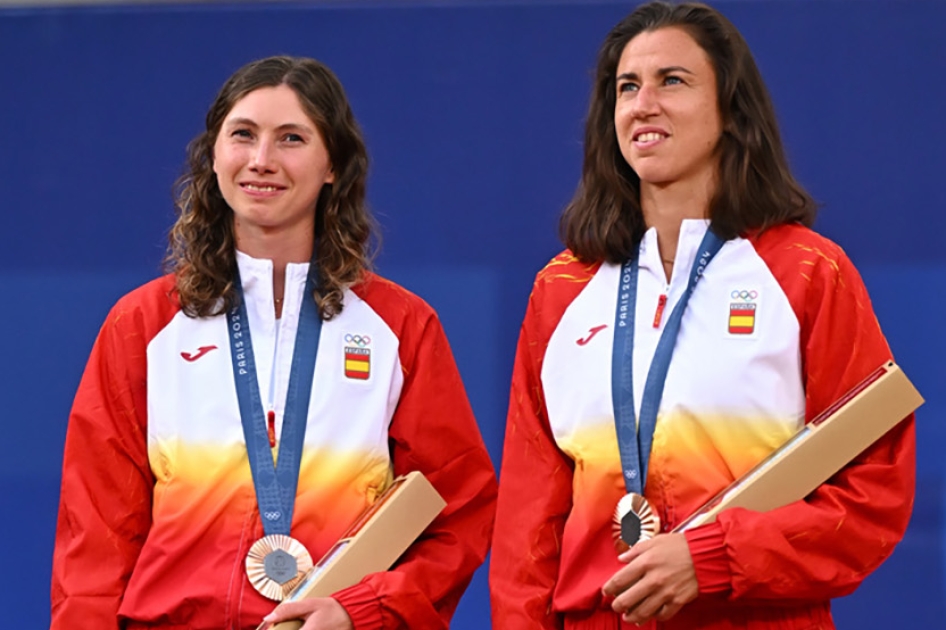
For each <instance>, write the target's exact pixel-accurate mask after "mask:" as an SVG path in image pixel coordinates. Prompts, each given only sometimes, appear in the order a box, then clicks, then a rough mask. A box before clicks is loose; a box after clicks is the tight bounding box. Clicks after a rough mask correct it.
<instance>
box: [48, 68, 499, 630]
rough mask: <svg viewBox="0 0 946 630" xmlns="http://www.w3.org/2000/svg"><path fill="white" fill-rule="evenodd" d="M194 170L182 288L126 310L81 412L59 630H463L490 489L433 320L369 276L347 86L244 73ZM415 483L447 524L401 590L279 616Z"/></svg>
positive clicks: (189, 177) (62, 530)
mask: <svg viewBox="0 0 946 630" xmlns="http://www.w3.org/2000/svg"><path fill="white" fill-rule="evenodd" d="M188 158H189V159H188V163H189V172H188V173H187V174H186V175H185V176H184V177H183V178H182V179H181V181H180V183H179V186H178V199H177V201H178V203H177V207H178V219H177V222H176V223H175V225H174V227H173V229H172V230H171V234H170V245H169V253H168V257H167V263H168V266H169V271H170V273H169V274H168V275H166V276H164V277H162V278H159V279H157V280H154V281H152V282H150V283H148V284H146V285H144V286H143V287H140V288H138V289H136V290H135V291H132V292H131V293H129V294H128V295H126V296H125V297H123V298H122V299H121V300H119V302H118V303H117V304H116V305H115V307H114V308H113V309H112V311H111V313H110V314H109V316H108V318H107V320H106V322H105V324H104V325H103V327H102V330H101V332H100V334H99V337H98V339H97V340H96V343H95V346H94V348H93V351H92V355H91V357H90V359H89V363H88V366H87V368H86V371H85V374H84V375H83V378H82V382H81V383H80V386H79V390H78V393H77V394H76V398H75V402H74V404H73V409H72V413H71V415H70V420H69V428H68V433H67V438H66V447H65V457H64V464H63V482H62V492H61V499H60V510H59V524H58V530H57V536H56V548H55V553H54V566H53V584H52V627H53V628H74V627H80V626H81V627H95V628H98V629H102V630H107V629H109V628H113V629H115V630H117V629H119V628H122V629H127V630H133V629H137V628H165V629H184V628H187V629H189V630H198V629H201V628H206V629H211V628H213V629H217V630H219V629H220V628H255V627H257V625H258V624H259V623H260V621H261V619H262V618H264V616H266V619H267V621H271V622H275V621H281V620H285V619H304V620H305V626H304V627H305V628H306V629H307V630H343V629H353V628H354V629H359V628H379V627H383V628H408V627H410V628H445V627H447V626H448V624H449V620H450V617H451V615H452V613H453V610H454V608H455V607H456V604H457V601H458V600H459V598H460V596H461V594H462V593H463V591H464V589H465V588H466V586H467V584H468V583H469V580H470V578H471V576H472V573H473V571H474V570H475V569H476V568H477V567H478V566H479V565H480V564H481V563H482V562H483V560H484V558H485V555H486V551H487V547H488V541H489V535H490V530H491V526H492V518H493V509H494V508H493V506H494V501H495V492H496V481H495V475H494V472H493V469H492V465H491V462H490V460H489V457H488V454H487V452H486V449H485V447H484V445H483V442H482V439H481V437H480V434H479V430H478V428H477V426H476V422H475V419H474V417H473V414H472V411H471V409H470V406H469V403H468V401H467V398H466V395H465V392H464V390H463V386H462V383H461V381H460V377H459V374H458V372H457V369H456V366H455V364H454V361H453V358H452V355H451V352H450V349H449V346H448V344H447V340H446V338H445V336H444V333H443V330H442V328H441V326H440V323H439V321H438V319H437V316H436V314H435V313H434V311H433V310H432V309H431V308H430V307H429V306H428V305H427V304H426V303H424V302H423V301H422V300H421V299H419V298H418V297H416V296H414V295H412V294H411V293H409V292H408V291H406V290H405V289H403V288H401V287H399V286H397V285H395V284H394V283H392V282H390V281H388V280H385V279H383V278H381V277H379V276H377V275H375V274H373V273H372V272H371V271H369V269H368V267H369V255H368V253H369V252H368V247H369V243H370V241H371V236H372V230H373V227H374V226H373V222H372V219H371V216H370V214H369V212H368V210H367V208H366V205H365V181H366V176H367V163H368V160H367V154H366V150H365V146H364V142H363V140H362V137H361V132H360V130H359V127H358V125H357V123H356V122H355V119H354V116H353V114H352V112H351V109H350V107H349V105H348V101H347V98H346V96H345V93H344V91H343V89H342V86H341V84H340V83H339V81H338V79H337V78H336V77H335V76H334V74H332V72H331V71H330V70H329V69H328V68H326V67H325V66H324V65H322V64H320V63H319V62H317V61H314V60H312V59H306V58H290V57H271V58H267V59H263V60H260V61H256V62H253V63H250V64H248V65H246V66H244V67H243V68H241V69H240V70H238V71H237V72H236V73H235V74H234V75H233V76H232V77H230V79H229V80H228V81H227V82H226V83H225V84H224V86H223V88H222V89H221V90H220V93H219V94H218V96H217V98H216V100H215V101H214V103H213V105H212V106H211V108H210V111H209V112H208V114H207V119H206V130H205V131H204V132H203V133H202V134H200V135H199V136H198V137H197V138H196V139H195V140H194V141H193V142H192V143H191V144H190V146H189V148H188ZM414 470H417V471H420V472H422V473H423V474H424V475H425V476H426V477H427V478H428V480H430V481H431V483H432V484H433V485H434V487H435V488H436V489H437V490H438V491H439V492H440V494H441V495H442V496H443V497H444V499H445V500H446V501H447V507H446V508H445V509H444V510H443V512H442V513H441V515H440V516H439V517H438V518H437V519H436V520H435V521H434V522H433V523H432V524H431V526H430V527H429V528H428V529H427V531H426V532H425V533H424V535H423V536H422V537H421V538H420V539H418V540H417V541H416V542H415V543H414V544H413V545H412V546H411V548H410V549H409V550H408V551H407V552H406V553H405V554H404V555H403V556H402V557H401V558H400V560H399V561H398V563H397V564H396V566H395V567H394V568H392V569H391V570H390V571H387V572H383V573H376V574H371V575H368V576H366V577H365V578H364V579H363V580H362V581H361V582H360V583H358V584H356V585H354V586H352V587H350V588H346V589H344V590H341V591H339V592H337V593H334V594H333V595H332V596H331V597H326V598H315V599H310V600H304V601H301V602H292V603H284V604H282V605H280V606H279V607H278V608H276V610H275V611H273V608H274V606H275V605H276V604H275V602H276V601H278V600H280V599H282V598H283V597H285V595H286V593H287V591H288V586H289V585H290V584H292V583H293V582H292V579H293V578H295V577H296V576H297V575H298V574H299V572H300V571H301V570H302V569H303V568H304V567H305V566H310V565H311V562H312V560H313V559H315V560H317V559H318V558H319V557H321V556H322V554H324V553H325V552H326V551H327V550H328V549H329V548H330V547H331V545H332V544H333V543H334V542H335V541H336V540H337V539H338V538H339V536H340V535H342V534H343V533H344V532H345V530H346V529H347V528H348V527H349V526H350V525H351V524H352V523H353V521H354V520H355V519H356V518H357V517H358V516H359V515H360V514H361V513H362V512H363V511H364V510H365V509H366V508H367V507H368V506H370V505H371V504H372V503H373V502H374V500H375V499H376V498H377V497H378V496H379V495H380V494H381V493H382V492H384V490H385V489H386V488H387V487H388V486H389V485H390V484H391V482H392V480H393V479H394V477H396V476H398V475H402V474H405V473H407V472H410V471H414Z"/></svg>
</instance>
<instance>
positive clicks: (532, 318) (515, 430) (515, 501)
mask: <svg viewBox="0 0 946 630" xmlns="http://www.w3.org/2000/svg"><path fill="white" fill-rule="evenodd" d="M591 275H592V274H591V273H589V269H588V268H587V267H585V266H583V265H580V264H579V263H577V261H575V260H574V258H573V257H572V256H571V255H569V254H567V253H566V254H562V255H560V256H558V257H557V258H556V259H554V260H553V261H552V262H551V263H550V264H549V265H548V266H547V267H546V268H545V269H544V270H543V271H542V272H540V274H539V276H538V277H537V279H536V283H535V286H534V287H533V291H532V296H531V297H530V299H529V306H528V308H527V311H526V316H525V320H524V321H523V324H522V329H521V331H520V335H519V344H518V347H517V349H516V360H515V365H514V368H513V375H512V385H511V391H510V394H509V413H508V416H507V419H506V437H505V443H504V447H503V462H502V472H501V473H500V478H501V479H502V483H501V484H500V491H499V501H498V504H497V511H496V533H495V535H494V536H493V551H492V556H491V558H490V574H489V580H490V597H491V602H492V622H493V627H494V628H502V629H503V630H517V629H519V628H530V629H531V628H546V629H549V630H552V629H560V628H561V627H562V620H561V618H560V616H559V615H557V614H555V613H554V612H553V611H552V595H553V592H554V589H555V584H556V582H557V579H558V569H559V561H560V555H561V540H562V532H563V530H564V528H565V520H566V518H567V517H568V514H569V512H570V511H571V507H572V476H573V468H572V466H573V464H572V461H571V459H569V458H568V457H567V456H566V455H565V454H564V453H562V451H561V450H560V449H559V448H558V446H557V444H556V443H555V439H554V437H553V435H552V432H551V428H550V426H549V420H548V413H547V411H546V409H545V398H544V395H543V392H542V383H541V371H542V360H543V357H544V355H545V349H546V347H547V346H548V341H549V338H550V337H551V334H552V332H553V331H554V329H555V327H556V326H557V325H558V322H559V321H560V320H561V317H562V314H563V313H564V312H565V309H566V308H567V306H568V304H569V303H570V302H571V300H572V299H574V297H575V296H576V295H577V294H578V293H579V292H580V291H581V289H582V288H584V286H585V284H586V283H587V281H588V279H589V278H590V277H591ZM557 278H559V279H561V280H560V281H559V283H558V284H559V285H560V286H558V287H554V288H553V287H552V286H551V285H552V284H553V283H555V280H556V279H557Z"/></svg>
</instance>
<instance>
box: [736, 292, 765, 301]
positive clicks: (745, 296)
mask: <svg viewBox="0 0 946 630" xmlns="http://www.w3.org/2000/svg"><path fill="white" fill-rule="evenodd" d="M729 297H731V298H732V299H734V300H743V301H744V302H749V301H750V300H754V299H756V298H757V297H759V293H758V291H739V290H736V291H733V292H732V293H730V294H729Z"/></svg>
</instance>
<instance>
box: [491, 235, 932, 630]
mask: <svg viewBox="0 0 946 630" xmlns="http://www.w3.org/2000/svg"><path fill="white" fill-rule="evenodd" d="M705 230H706V222H705V221H685V222H684V224H683V227H682V228H681V234H680V239H679V246H678V249H677V258H676V264H675V265H674V270H673V275H672V278H671V281H670V282H669V285H668V283H667V280H666V277H665V275H664V272H663V269H662V265H661V262H660V258H659V253H658V250H657V238H656V232H655V231H654V230H650V231H648V232H647V233H646V235H645V237H644V239H643V243H642V247H641V252H640V275H639V284H638V293H637V304H636V320H635V321H636V327H635V346H634V352H633V361H634V365H633V374H634V399H635V403H636V404H637V406H638V413H639V407H640V400H641V395H642V393H643V385H644V380H645V378H646V374H647V370H648V369H649V366H650V363H651V360H652V358H653V354H654V349H655V347H656V344H657V340H658V338H659V336H660V334H661V332H662V330H663V326H664V324H665V322H666V320H667V316H668V315H669V313H670V312H671V311H672V309H673V307H674V305H675V304H676V302H677V300H678V299H679V297H680V295H681V294H682V292H683V290H684V288H685V286H686V284H687V280H688V276H689V272H690V268H691V266H692V264H693V261H694V259H695V256H696V253H697V252H696V250H697V247H698V244H699V242H700V240H701V238H702V236H703V234H704V233H705ZM619 270H620V268H619V267H618V266H616V265H611V264H583V263H581V262H579V261H578V260H576V259H575V258H574V256H572V255H571V254H570V253H569V252H565V253H563V254H561V255H559V256H557V257H556V258H554V259H553V260H552V261H551V262H550V263H549V264H548V265H547V266H546V267H545V268H544V269H543V270H542V271H541V272H540V273H539V274H538V276H537V278H536V281H535V285H534V288H533V292H532V296H531V298H530V301H529V306H528V311H527V313H526V317H525V321H524V322H523V325H522V330H521V336H520V339H519V346H518V353H517V357H516V363H515V368H514V373H513V381H512V391H511V395H510V405H509V415H508V423H507V428H506V440H505V450H504V453H503V463H502V470H501V474H500V479H501V483H500V494H499V503H498V511H497V520H496V533H495V535H494V539H493V551H492V557H491V561H490V588H491V594H492V605H493V626H494V627H495V628H497V629H501V630H519V629H525V628H565V629H568V630H570V629H583V630H584V629H587V630H598V629H600V630H605V629H609V630H610V629H614V628H619V627H622V624H621V622H620V620H619V618H618V616H617V615H616V614H615V613H613V612H612V611H611V610H610V605H609V604H610V602H609V601H605V600H604V598H603V597H602V594H601V587H602V585H603V584H604V583H605V581H607V580H608V578H609V577H610V576H611V575H613V574H614V573H615V572H616V571H617V570H618V569H619V568H620V564H619V562H618V560H617V553H616V551H615V547H614V539H613V534H612V525H611V522H612V515H613V512H614V509H615V505H616V503H617V501H618V500H619V499H620V498H621V497H622V496H623V495H624V494H625V492H626V490H625V486H624V483H623V480H622V476H621V464H620V457H619V453H618V446H617V440H616V437H615V427H614V412H613V408H612V400H611V355H612V340H613V335H612V332H613V325H614V317H615V307H616V304H617V287H618V275H619ZM661 294H667V295H668V300H667V304H666V310H665V315H664V317H663V318H662V321H661V323H660V325H659V327H657V328H655V327H654V326H653V322H654V319H655V317H654V314H655V309H656V305H657V302H658V299H659V296H660V295H661ZM889 359H890V351H889V349H888V347H887V344H886V341H885V340H884V337H883V334H882V333H881V331H880V327H879V325H878V323H877V320H876V318H875V316H874V314H873V311H872V309H871V305H870V300H869V298H868V295H867V292H866V290H865V288H864V286H863V284H862V282H861V279H860V277H859V275H858V274H857V272H856V270H855V269H854V267H853V265H852V264H851V262H850V261H849V260H848V258H847V257H846V256H845V254H844V253H843V252H842V251H841V249H840V248H839V247H838V246H837V245H835V244H833V243H831V242H830V241H828V240H827V239H825V238H823V237H821V236H819V235H817V234H815V233H814V232H812V231H811V230H808V229H806V228H803V227H799V226H782V227H777V228H773V229H771V230H769V231H767V232H765V233H763V234H762V235H761V236H758V237H752V238H748V239H735V240H732V241H729V242H727V243H726V244H725V245H724V246H723V248H722V250H720V252H719V253H718V254H717V255H716V257H715V258H714V259H713V260H712V262H711V263H710V264H709V266H708V267H707V269H706V272H705V275H704V276H703V277H702V279H701V280H700V282H699V284H698V285H697V287H696V289H695V291H694V293H693V295H692V298H691V300H690V302H689V305H688V307H687V310H686V313H685V315H684V318H683V322H682V327H681V330H680V335H679V337H678V339H677V342H676V347H675V351H674V354H673V359H672V362H671V365H670V371H669V373H668V375H667V381H666V387H665V390H664V393H663V398H662V401H661V405H660V411H659V415H658V422H657V426H656V430H655V434H654V441H653V449H652V452H651V456H650V464H649V470H648V475H647V481H646V487H645V495H646V496H647V498H648V499H649V501H650V503H651V504H652V505H653V506H654V508H655V510H656V511H657V513H658V515H659V516H660V519H661V523H662V525H663V526H664V527H665V529H666V530H669V529H672V528H673V527H674V526H676V525H677V524H678V523H680V522H681V521H682V520H683V519H685V518H686V517H687V516H688V515H689V514H690V513H692V512H693V511H694V510H696V509H697V508H698V507H700V506H701V505H702V504H703V503H704V502H706V501H707V500H709V499H710V498H712V497H713V496H714V495H715V494H716V493H717V492H718V491H719V490H720V489H722V488H724V487H725V486H726V485H728V484H729V483H730V482H731V481H733V480H734V479H736V478H738V477H739V476H740V475H742V474H743V473H744V472H746V471H747V470H749V469H750V468H751V467H752V466H753V465H755V464H756V463H757V462H758V461H759V460H761V459H762V458H764V457H765V456H766V455H767V454H768V453H770V452H771V451H773V450H774V449H775V448H777V447H778V446H779V445H781V444H782V443H783V442H785V441H786V440H787V439H788V438H789V437H790V436H791V435H793V434H794V433H795V432H796V431H797V430H798V429H799V428H800V427H801V426H802V423H804V422H805V421H806V419H811V418H813V417H814V416H815V415H816V414H817V413H818V412H820V411H821V410H823V409H825V408H826V407H828V406H829V405H830V404H831V403H832V402H833V401H834V400H835V399H837V398H838V397H840V396H841V395H842V394H843V393H844V392H846V391H847V390H848V389H850V388H851V387H852V386H854V385H856V384H857V383H858V382H860V381H861V380H862V379H863V378H864V377H866V376H867V375H868V374H869V373H871V372H872V371H873V370H874V369H875V368H877V367H878V366H880V365H881V364H882V363H884V362H885V361H887V360H889ZM914 457H915V444H914V426H913V418H912V416H911V417H910V418H909V419H907V421H905V422H902V423H900V424H899V425H898V426H897V427H896V428H894V429H893V430H892V431H891V432H890V433H888V434H887V435H886V436H885V437H883V438H882V439H881V440H880V441H878V442H877V443H876V444H874V445H873V446H872V447H870V448H869V449H867V450H866V451H865V452H864V453H863V454H861V455H860V456H858V457H857V458H856V459H855V460H854V461H853V462H851V463H850V464H849V465H848V466H847V467H845V468H844V469H843V470H842V471H841V472H839V473H838V474H837V475H835V476H834V477H832V478H831V479H830V480H829V481H828V482H826V483H825V484H824V485H822V486H821V487H820V488H819V489H817V490H816V491H815V492H813V493H812V494H811V495H810V496H808V497H807V498H806V499H805V500H803V501H798V502H796V503H793V504H791V505H788V506H785V507H783V508H780V509H777V510H773V511H771V512H768V513H757V512H752V511H749V510H745V509H732V510H727V511H725V512H723V513H722V514H721V515H720V516H719V518H718V520H717V521H716V522H715V523H713V524H710V525H705V526H702V527H699V528H697V529H694V530H692V531H690V532H688V533H687V534H686V536H687V540H688V543H689V547H690V552H691V555H692V557H693V562H694V566H695V569H696V574H697V579H698V582H699V596H698V598H697V599H696V600H695V601H694V602H692V603H690V604H689V605H687V606H685V607H684V608H683V609H682V610H681V611H680V612H679V613H678V614H677V615H676V616H675V617H674V618H672V619H671V620H670V621H668V622H666V623H662V624H658V623H656V622H651V623H650V624H648V625H649V627H650V628H658V627H659V628H665V629H666V630H677V629H680V630H683V629H687V630H696V629H707V630H709V629H714V630H716V629H726V628H748V629H763V628H764V629H768V628H777V629H785V630H789V629H798V630H802V629H809V628H821V629H830V628H833V627H834V626H833V622H832V620H831V614H830V607H829V600H830V599H831V598H833V597H837V596H841V595H845V594H847V593H850V592H851V591H853V590H854V589H855V588H856V587H857V585H858V584H859V583H860V582H861V580H863V579H864V577H865V576H866V575H867V574H869V573H870V572H871V571H873V570H874V569H875V568H876V567H877V566H878V565H879V564H880V563H881V562H882V561H883V560H884V559H885V558H886V557H887V556H888V555H889V554H890V553H891V551H892V550H893V548H894V545H896V543H897V542H898V541H899V540H900V539H901V537H902V536H903V533H904V530H905V529H906V526H907V522H908V520H909V516H910V513H911V509H912V504H913V491H914V475H915V459H914Z"/></svg>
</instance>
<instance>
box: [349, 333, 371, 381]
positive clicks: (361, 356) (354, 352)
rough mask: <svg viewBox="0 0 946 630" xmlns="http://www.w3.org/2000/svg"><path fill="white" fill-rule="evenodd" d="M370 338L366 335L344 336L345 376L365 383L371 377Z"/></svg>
mask: <svg viewBox="0 0 946 630" xmlns="http://www.w3.org/2000/svg"><path fill="white" fill-rule="evenodd" d="M370 344H371V338H370V337H369V336H368V335H351V334H348V335H345V376H347V377H348V378H353V379H357V380H359V381H366V380H368V377H369V376H371V349H370V348H369V347H368V346H369V345H370Z"/></svg>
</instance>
